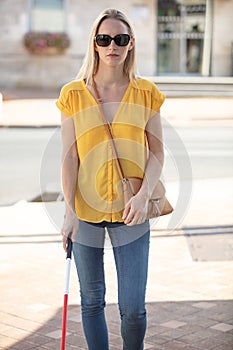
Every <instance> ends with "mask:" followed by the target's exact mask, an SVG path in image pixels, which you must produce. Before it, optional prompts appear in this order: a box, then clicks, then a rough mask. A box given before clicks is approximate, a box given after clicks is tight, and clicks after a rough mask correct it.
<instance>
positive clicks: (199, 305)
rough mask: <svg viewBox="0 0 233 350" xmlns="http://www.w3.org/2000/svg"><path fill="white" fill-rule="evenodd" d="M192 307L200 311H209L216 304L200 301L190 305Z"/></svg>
mask: <svg viewBox="0 0 233 350" xmlns="http://www.w3.org/2000/svg"><path fill="white" fill-rule="evenodd" d="M192 306H194V307H197V308H200V309H210V308H212V307H214V306H216V304H215V303H210V302H204V301H202V302H200V303H194V304H192Z"/></svg>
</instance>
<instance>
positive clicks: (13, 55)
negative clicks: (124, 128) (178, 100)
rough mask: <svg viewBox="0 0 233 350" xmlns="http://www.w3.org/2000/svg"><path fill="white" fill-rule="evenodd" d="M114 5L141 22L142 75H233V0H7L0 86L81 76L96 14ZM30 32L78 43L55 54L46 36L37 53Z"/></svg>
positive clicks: (1, 17) (0, 10) (2, 7)
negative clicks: (27, 39) (28, 36)
mask: <svg viewBox="0 0 233 350" xmlns="http://www.w3.org/2000/svg"><path fill="white" fill-rule="evenodd" d="M109 7H117V8H118V9H120V10H122V11H123V12H125V13H126V15H127V16H128V17H129V19H130V20H131V22H132V24H133V26H134V28H135V34H136V40H137V61H138V70H139V74H140V75H144V76H161V77H165V76H170V77H195V76H198V77H203V79H204V78H205V77H229V76H232V56H233V55H232V41H233V34H232V33H233V21H232V14H233V0H118V1H117V3H116V1H115V0H97V1H93V0H10V1H9V0H1V1H0V33H1V34H0V86H4V87H49V88H57V87H60V86H61V85H62V84H64V83H66V82H67V81H69V80H71V79H74V78H75V76H76V74H77V72H78V69H79V67H80V65H81V63H82V60H83V58H84V55H85V52H86V49H87V42H88V35H89V32H90V29H91V26H92V23H93V20H94V19H95V18H96V17H97V15H98V14H99V13H100V11H102V10H103V9H105V8H109ZM28 32H29V33H41V32H49V33H51V34H53V37H52V38H50V40H55V39H54V37H56V34H57V33H62V32H63V33H66V34H67V36H68V38H69V40H70V45H69V47H68V48H65V49H63V50H62V47H58V48H57V50H54V49H53V50H52V52H51V50H49V49H46V48H44V47H43V40H44V39H43V38H41V41H40V44H41V47H40V48H39V49H38V50H34V51H33V50H32V49H31V48H30V47H29V48H28V47H26V46H25V42H24V36H25V34H26V33H28ZM57 40H59V37H58V39H57ZM60 40H62V39H61V38H60ZM57 42H58V41H57ZM32 44H33V43H32ZM60 44H61V41H60ZM58 45H59V43H58Z"/></svg>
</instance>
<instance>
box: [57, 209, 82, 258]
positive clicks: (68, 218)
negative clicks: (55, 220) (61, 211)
mask: <svg viewBox="0 0 233 350" xmlns="http://www.w3.org/2000/svg"><path fill="white" fill-rule="evenodd" d="M78 228H79V219H78V218H77V216H76V214H75V213H74V212H69V213H66V215H65V217H64V222H63V226H62V231H61V233H62V245H63V249H64V250H65V252H66V250H67V240H68V237H69V238H71V240H72V242H75V240H76V236H77V232H78Z"/></svg>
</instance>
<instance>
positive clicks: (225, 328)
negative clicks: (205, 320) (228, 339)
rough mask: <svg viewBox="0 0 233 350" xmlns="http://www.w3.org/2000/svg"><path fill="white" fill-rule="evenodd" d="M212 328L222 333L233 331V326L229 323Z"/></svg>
mask: <svg viewBox="0 0 233 350" xmlns="http://www.w3.org/2000/svg"><path fill="white" fill-rule="evenodd" d="M210 328H212V329H216V330H217V331H220V332H228V331H231V330H232V329H233V326H232V325H230V324H227V323H217V324H216V325H215V326H211V327H210Z"/></svg>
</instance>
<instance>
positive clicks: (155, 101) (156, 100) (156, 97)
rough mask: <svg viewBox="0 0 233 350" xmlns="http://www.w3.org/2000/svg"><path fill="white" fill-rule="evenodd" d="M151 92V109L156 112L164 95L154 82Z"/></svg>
mask: <svg viewBox="0 0 233 350" xmlns="http://www.w3.org/2000/svg"><path fill="white" fill-rule="evenodd" d="M151 94H152V98H151V109H152V110H153V111H155V112H158V111H159V109H160V107H161V106H162V104H163V102H164V100H165V98H166V95H165V94H163V93H162V92H161V91H160V90H159V89H158V87H157V86H156V85H155V84H154V85H153V87H152V91H151Z"/></svg>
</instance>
